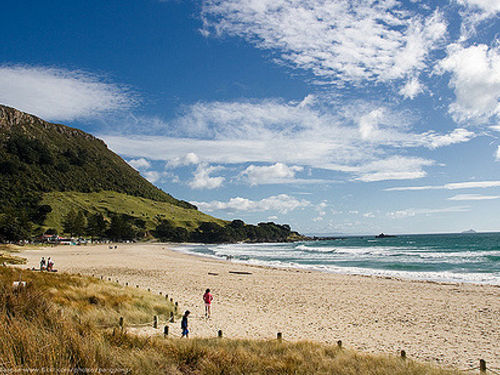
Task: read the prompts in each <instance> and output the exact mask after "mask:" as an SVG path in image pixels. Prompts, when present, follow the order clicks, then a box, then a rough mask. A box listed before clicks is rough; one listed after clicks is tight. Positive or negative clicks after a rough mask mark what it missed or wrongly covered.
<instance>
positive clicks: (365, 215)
mask: <svg viewBox="0 0 500 375" xmlns="http://www.w3.org/2000/svg"><path fill="white" fill-rule="evenodd" d="M363 217H366V218H370V219H372V218H374V217H375V214H374V213H373V212H365V213H364V214H363Z"/></svg>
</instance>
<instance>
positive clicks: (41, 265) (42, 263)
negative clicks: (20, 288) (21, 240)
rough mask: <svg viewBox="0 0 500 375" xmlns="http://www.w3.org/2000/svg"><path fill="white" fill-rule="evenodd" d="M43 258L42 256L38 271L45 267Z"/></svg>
mask: <svg viewBox="0 0 500 375" xmlns="http://www.w3.org/2000/svg"><path fill="white" fill-rule="evenodd" d="M45 264H46V262H45V258H44V257H42V260H41V261H40V271H43V270H44V269H45Z"/></svg>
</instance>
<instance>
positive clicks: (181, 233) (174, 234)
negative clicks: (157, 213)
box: [153, 220, 189, 242]
mask: <svg viewBox="0 0 500 375" xmlns="http://www.w3.org/2000/svg"><path fill="white" fill-rule="evenodd" d="M153 235H154V236H155V237H156V238H159V239H160V241H172V242H185V241H187V240H188V239H189V233H188V231H187V230H186V228H182V227H175V226H174V225H173V224H172V223H171V222H170V221H168V220H162V221H161V222H160V224H158V225H157V226H156V229H155V230H154V233H153Z"/></svg>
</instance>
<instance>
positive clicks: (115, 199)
mask: <svg viewBox="0 0 500 375" xmlns="http://www.w3.org/2000/svg"><path fill="white" fill-rule="evenodd" d="M41 204H48V205H50V206H51V207H52V212H50V213H49V214H48V215H47V218H46V220H45V222H44V227H45V228H54V229H57V230H58V232H59V233H62V222H63V218H64V216H65V215H66V214H67V213H68V212H69V211H70V210H72V209H74V210H76V211H80V210H82V211H84V212H87V213H88V214H89V215H91V214H95V213H102V214H103V215H104V216H106V217H109V215H110V213H118V214H125V215H128V216H131V217H135V218H137V219H141V220H144V221H146V228H147V229H148V230H152V229H154V228H155V227H156V225H157V224H158V222H159V221H160V220H169V221H171V222H172V223H173V224H174V225H175V226H177V227H182V228H186V229H187V230H193V229H195V228H197V227H198V226H199V225H200V223H202V222H214V223H217V224H219V225H225V224H226V222H225V221H223V220H220V219H216V218H214V217H212V216H209V215H206V214H204V213H202V212H200V211H197V210H190V209H186V208H183V207H179V206H177V205H174V204H170V203H168V202H160V201H153V200H151V199H147V198H142V197H134V196H130V195H126V194H122V193H117V192H114V191H101V192H98V193H78V192H52V193H45V194H43V196H42V201H41Z"/></svg>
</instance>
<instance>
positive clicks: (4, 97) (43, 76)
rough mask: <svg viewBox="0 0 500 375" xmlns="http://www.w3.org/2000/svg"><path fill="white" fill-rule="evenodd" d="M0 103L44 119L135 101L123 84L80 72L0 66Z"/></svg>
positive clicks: (95, 112) (100, 110)
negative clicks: (105, 80)
mask: <svg viewBox="0 0 500 375" xmlns="http://www.w3.org/2000/svg"><path fill="white" fill-rule="evenodd" d="M0 103H2V104H5V105H8V106H11V107H14V108H17V109H19V110H21V111H24V112H28V113H31V114H34V115H37V116H39V117H41V118H43V119H45V120H59V121H64V120H66V121H71V120H75V119H81V118H93V117H96V116H98V115H102V114H103V113H106V112H110V111H116V110H121V109H126V108H129V107H131V106H132V105H133V104H134V99H133V97H132V96H131V94H130V93H129V92H128V91H127V90H126V89H125V88H123V87H120V86H118V85H115V84H110V83H106V82H104V81H103V80H102V79H101V78H100V77H97V76H95V75H92V74H90V73H84V72H80V71H70V70H64V69H56V68H47V67H42V66H19V65H3V66H0Z"/></svg>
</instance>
